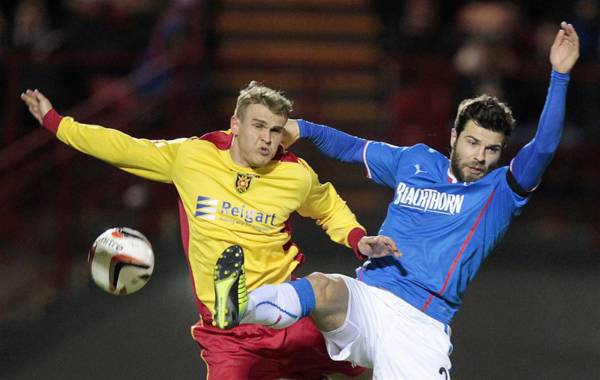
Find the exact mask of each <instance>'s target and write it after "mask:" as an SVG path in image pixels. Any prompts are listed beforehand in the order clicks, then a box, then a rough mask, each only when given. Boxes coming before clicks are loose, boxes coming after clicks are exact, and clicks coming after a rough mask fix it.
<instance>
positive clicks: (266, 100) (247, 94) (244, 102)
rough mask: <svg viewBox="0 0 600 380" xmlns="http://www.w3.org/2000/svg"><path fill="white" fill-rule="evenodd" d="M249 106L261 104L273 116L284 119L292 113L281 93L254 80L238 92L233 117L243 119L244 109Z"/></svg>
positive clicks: (290, 105) (290, 106)
mask: <svg viewBox="0 0 600 380" xmlns="http://www.w3.org/2000/svg"><path fill="white" fill-rule="evenodd" d="M251 104H262V105H264V106H265V107H267V108H268V109H269V110H270V111H271V112H273V113H274V114H275V115H281V116H283V117H285V118H286V119H287V118H288V116H289V114H290V113H291V112H292V102H291V100H289V99H288V98H286V97H285V95H284V94H283V92H281V91H277V90H273V89H272V88H269V87H267V86H264V85H263V84H262V83H260V82H257V81H254V80H253V81H251V82H250V83H248V85H247V86H246V87H245V88H243V89H241V90H240V94H239V96H238V98H237V102H236V104H235V111H234V114H235V116H236V117H237V118H239V119H243V118H244V115H245V112H246V108H248V106H249V105H251Z"/></svg>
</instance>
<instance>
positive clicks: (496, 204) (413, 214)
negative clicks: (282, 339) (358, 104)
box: [218, 22, 579, 380]
mask: <svg viewBox="0 0 600 380" xmlns="http://www.w3.org/2000/svg"><path fill="white" fill-rule="evenodd" d="M578 57H579V39H578V36H577V33H576V31H575V29H574V28H573V26H572V25H571V24H567V23H566V22H563V23H561V25H560V30H559V31H558V32H557V34H556V38H555V40H554V42H553V44H552V47H551V51H550V63H551V65H552V73H551V78H550V87H549V89H548V94H547V98H546V103H545V105H544V109H543V111H542V114H541V117H540V120H539V124H538V129H537V132H536V134H535V136H534V138H533V139H532V140H531V141H530V142H529V143H528V144H527V145H525V146H524V147H523V148H522V149H521V150H520V151H519V152H518V153H517V155H516V156H515V157H514V158H513V159H512V161H511V162H510V165H509V166H503V167H498V163H499V160H500V156H501V153H502V150H503V148H504V146H505V143H506V141H507V139H508V137H509V136H510V134H511V131H512V129H513V125H514V119H513V116H512V113H511V111H510V109H509V108H508V107H507V106H506V105H505V104H503V103H501V102H500V101H498V99H496V98H493V97H490V96H486V95H483V96H480V97H477V98H474V99H467V100H464V101H463V102H462V103H461V104H460V105H459V107H458V114H457V117H456V120H455V123H454V128H453V129H452V131H451V135H450V145H451V147H452V150H451V153H450V158H448V157H446V156H444V155H443V154H441V153H439V152H437V151H436V150H434V149H432V148H430V147H428V146H426V145H424V144H417V145H414V146H410V147H397V146H393V145H389V144H386V143H381V142H375V141H366V140H364V139H360V138H357V137H353V136H350V135H347V134H345V133H343V132H340V131H337V130H335V129H332V128H329V127H326V126H322V125H317V124H313V123H310V122H308V121H304V120H297V121H294V120H292V121H290V122H289V123H288V125H287V126H286V128H287V129H288V131H289V132H290V134H291V135H292V136H293V137H292V140H293V138H294V137H295V138H297V137H300V138H308V139H309V140H311V141H312V142H313V143H314V144H315V145H316V146H317V147H318V148H319V149H320V150H321V151H322V152H323V153H324V154H325V155H327V156H329V157H332V158H335V159H338V160H341V161H343V162H349V163H363V164H364V165H365V167H366V169H367V175H368V177H369V178H371V179H373V180H374V181H375V182H377V183H379V184H383V185H386V186H389V187H391V188H393V189H395V194H394V198H393V200H392V201H391V202H390V204H389V206H388V211H387V216H386V218H385V220H384V222H383V224H382V226H381V229H380V231H379V235H378V236H366V237H363V238H362V239H361V241H360V242H359V249H360V251H361V253H362V254H364V255H365V256H367V257H368V260H367V261H366V262H365V263H364V265H363V266H362V267H360V268H359V269H358V270H357V278H356V279H352V278H349V277H346V276H342V275H325V274H322V273H314V274H311V275H309V276H308V277H306V278H304V279H301V280H297V281H293V282H288V283H285V284H281V285H274V286H270V285H269V286H264V287H261V288H259V289H256V290H254V291H253V292H252V293H250V294H249V300H248V302H247V305H245V304H244V305H242V307H241V310H236V311H237V312H239V313H240V315H241V316H242V318H241V321H239V320H237V318H234V319H232V320H230V321H229V322H228V323H229V326H221V327H223V328H226V327H231V326H233V325H235V324H237V323H240V322H241V323H260V324H265V325H271V326H273V327H285V326H287V325H289V324H290V323H293V322H295V321H297V320H298V319H300V318H302V317H304V316H310V317H311V318H312V319H313V320H314V321H315V323H316V324H317V326H318V327H319V328H320V329H321V331H323V334H324V336H325V340H326V342H327V348H328V351H329V354H330V356H331V357H332V358H333V359H336V360H350V361H352V362H354V363H356V364H358V365H361V366H365V367H370V368H373V375H374V378H376V379H386V380H387V379H440V376H442V377H441V378H444V377H445V378H448V377H449V374H448V371H449V369H450V367H451V364H450V359H449V353H450V351H451V348H452V345H451V343H450V336H449V327H448V326H449V325H450V323H451V322H452V319H453V317H454V315H455V314H456V312H457V311H458V309H459V307H460V305H461V303H462V298H463V295H464V293H465V291H466V288H467V285H468V284H469V283H470V282H471V281H472V280H473V278H474V277H475V275H476V273H477V271H478V270H479V268H480V266H481V264H482V262H483V261H484V260H485V258H486V257H487V256H488V255H489V254H490V253H491V251H492V249H493V248H494V247H495V246H496V244H497V243H498V242H499V240H500V239H501V238H502V236H503V235H504V233H505V232H506V229H507V227H508V225H509V224H510V222H511V221H512V219H513V217H515V216H517V215H518V214H519V213H520V212H521V209H522V207H523V206H525V204H527V201H528V200H529V194H530V193H531V192H532V191H533V190H535V188H536V187H537V186H538V185H539V183H540V181H541V178H542V174H543V173H544V170H545V169H546V167H547V166H548V164H549V163H550V160H551V159H552V156H553V155H554V153H555V152H556V150H557V148H558V145H559V142H560V137H561V133H562V126H563V119H564V113H565V98H566V92H567V86H568V83H569V72H570V71H571V69H572V68H573V66H574V65H575V62H576V61H577V59H578ZM400 256H402V257H400ZM218 264H224V263H218ZM238 266H239V265H238ZM242 267H243V266H242ZM231 269H232V271H234V272H235V270H236V269H235V268H234V267H233V264H232V268H231ZM238 275H241V276H242V278H243V270H242V269H237V272H236V276H238ZM234 285H235V284H233V285H232V291H231V292H232V294H233V293H235V292H237V289H238V288H237V287H236V286H234ZM235 297H239V298H240V299H246V298H245V297H246V295H245V294H235ZM232 298H233V297H232ZM235 299H237V298H235ZM234 304H235V303H232V307H235V305H234ZM232 315H237V313H232Z"/></svg>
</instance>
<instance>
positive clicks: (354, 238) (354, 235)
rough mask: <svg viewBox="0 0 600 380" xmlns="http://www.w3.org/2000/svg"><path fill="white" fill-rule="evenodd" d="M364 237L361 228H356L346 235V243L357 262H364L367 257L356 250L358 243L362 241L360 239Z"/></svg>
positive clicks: (364, 233)
mask: <svg viewBox="0 0 600 380" xmlns="http://www.w3.org/2000/svg"><path fill="white" fill-rule="evenodd" d="M365 235H366V232H365V230H363V229H362V228H358V227H355V228H353V229H352V231H350V233H349V234H348V243H349V244H350V246H351V247H352V249H353V250H354V255H355V256H356V257H357V258H358V259H359V260H366V259H367V256H365V255H363V254H362V253H360V251H359V250H358V241H359V240H360V239H362V237H363V236H365Z"/></svg>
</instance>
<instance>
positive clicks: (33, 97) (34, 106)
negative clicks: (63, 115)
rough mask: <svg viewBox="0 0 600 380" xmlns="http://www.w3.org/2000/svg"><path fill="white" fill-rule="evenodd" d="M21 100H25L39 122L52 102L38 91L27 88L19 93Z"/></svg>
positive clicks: (50, 107)
mask: <svg viewBox="0 0 600 380" xmlns="http://www.w3.org/2000/svg"><path fill="white" fill-rule="evenodd" d="M21 100H23V102H25V104H26V105H27V108H28V109H29V112H30V113H31V115H33V117H34V118H35V119H36V120H37V121H38V123H40V125H42V124H43V122H44V116H46V114H47V113H48V111H50V110H51V109H52V103H50V101H49V100H48V98H46V97H45V96H44V94H42V93H41V92H40V91H38V90H37V89H36V90H29V89H27V90H26V91H25V92H23V93H21Z"/></svg>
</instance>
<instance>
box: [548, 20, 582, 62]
mask: <svg viewBox="0 0 600 380" xmlns="http://www.w3.org/2000/svg"><path fill="white" fill-rule="evenodd" d="M578 58H579V36H577V32H576V31H575V28H574V27H573V25H571V24H567V23H566V22H564V21H563V22H561V23H560V30H559V31H558V33H556V37H555V38H554V43H553V44H552V47H551V48H550V63H551V64H552V68H553V69H554V70H556V71H558V72H559V73H564V74H566V73H568V72H570V71H571V69H572V68H573V66H574V65H575V62H577V59H578Z"/></svg>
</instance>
